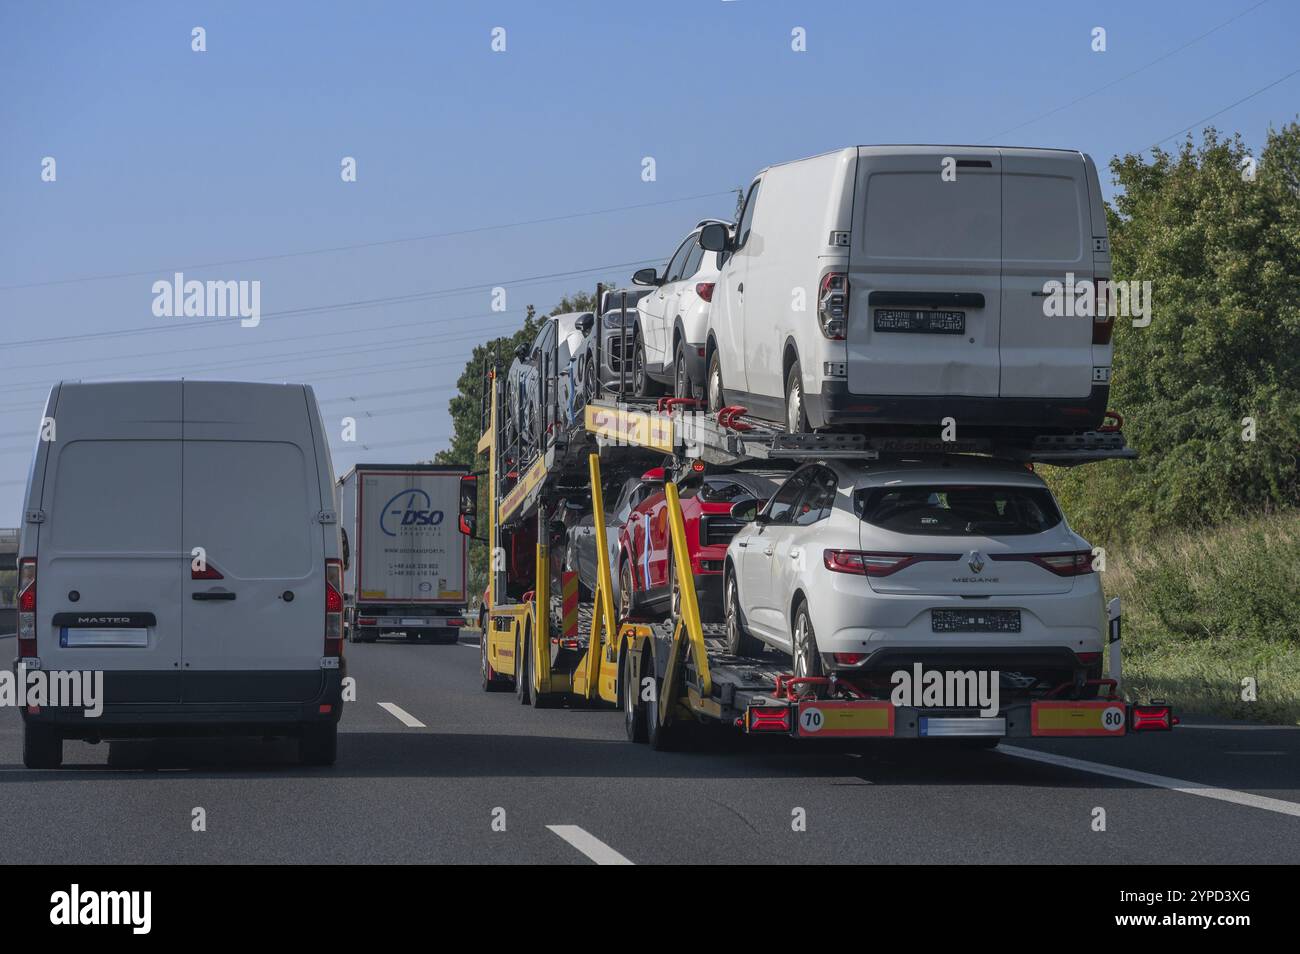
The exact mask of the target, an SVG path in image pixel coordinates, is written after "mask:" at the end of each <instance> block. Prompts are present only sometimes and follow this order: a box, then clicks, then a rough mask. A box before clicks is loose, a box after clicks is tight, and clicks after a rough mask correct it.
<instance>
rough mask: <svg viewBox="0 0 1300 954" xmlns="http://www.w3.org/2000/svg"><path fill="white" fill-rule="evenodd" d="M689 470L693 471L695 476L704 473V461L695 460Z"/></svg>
mask: <svg viewBox="0 0 1300 954" xmlns="http://www.w3.org/2000/svg"><path fill="white" fill-rule="evenodd" d="M691 470H693V471H695V472H696V473H697V474H702V473H704V461H702V460H697V461H695V462H694V463H692V464H691Z"/></svg>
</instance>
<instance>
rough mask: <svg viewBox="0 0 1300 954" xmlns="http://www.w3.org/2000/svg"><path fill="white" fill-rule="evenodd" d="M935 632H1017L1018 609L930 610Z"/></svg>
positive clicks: (932, 626) (1018, 630) (931, 625)
mask: <svg viewBox="0 0 1300 954" xmlns="http://www.w3.org/2000/svg"><path fill="white" fill-rule="evenodd" d="M930 629H931V630H932V631H934V632H936V633H1018V632H1020V610H930Z"/></svg>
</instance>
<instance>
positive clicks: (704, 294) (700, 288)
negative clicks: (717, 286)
mask: <svg viewBox="0 0 1300 954" xmlns="http://www.w3.org/2000/svg"><path fill="white" fill-rule="evenodd" d="M695 294H697V295H699V296H700V297H701V298H703V299H704V300H705V301H713V282H696V283H695Z"/></svg>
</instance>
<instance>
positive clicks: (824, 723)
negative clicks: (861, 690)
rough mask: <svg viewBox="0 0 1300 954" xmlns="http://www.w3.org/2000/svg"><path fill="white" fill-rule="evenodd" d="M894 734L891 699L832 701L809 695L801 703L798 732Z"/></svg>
mask: <svg viewBox="0 0 1300 954" xmlns="http://www.w3.org/2000/svg"><path fill="white" fill-rule="evenodd" d="M893 734H894V704H893V703H892V702H877V701H867V700H863V701H855V702H831V701H821V700H817V699H806V700H804V701H803V702H800V703H799V736H800V737H801V738H805V739H811V738H849V737H858V738H867V737H870V736H873V735H893Z"/></svg>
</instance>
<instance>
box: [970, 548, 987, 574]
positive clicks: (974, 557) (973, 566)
mask: <svg viewBox="0 0 1300 954" xmlns="http://www.w3.org/2000/svg"><path fill="white" fill-rule="evenodd" d="M966 565H967V566H968V567H970V571H971V572H972V573H978V572H980V571H981V570H983V569H984V558H983V557H982V556H980V552H979V551H978V550H972V551H971V552H970V559H969V560H967V561H966Z"/></svg>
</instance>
